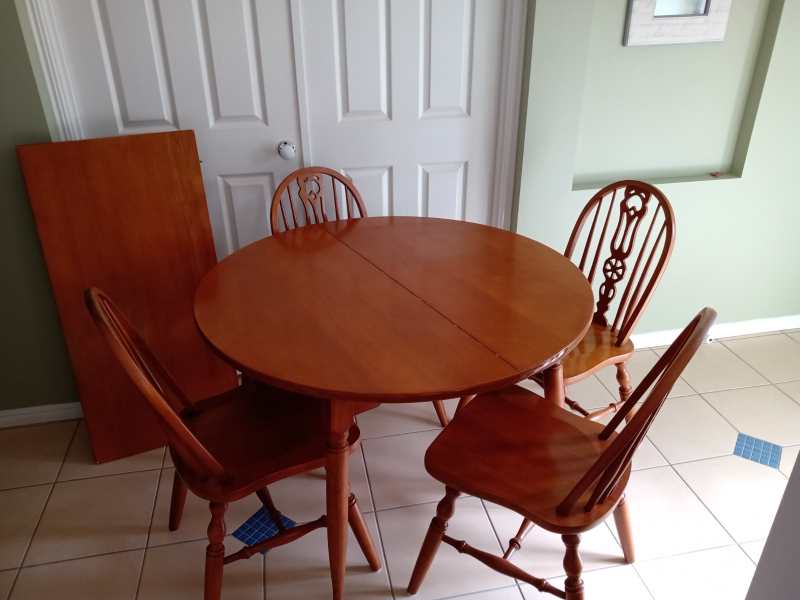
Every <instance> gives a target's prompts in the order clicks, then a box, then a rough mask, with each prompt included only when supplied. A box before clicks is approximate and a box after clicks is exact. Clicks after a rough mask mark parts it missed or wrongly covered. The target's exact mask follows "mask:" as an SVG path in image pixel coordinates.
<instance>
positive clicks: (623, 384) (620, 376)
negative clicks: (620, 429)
mask: <svg viewBox="0 0 800 600" xmlns="http://www.w3.org/2000/svg"><path fill="white" fill-rule="evenodd" d="M617 383H618V384H619V399H620V402H621V403H622V404H624V403H625V401H626V400H627V399H628V398H630V397H631V393H632V392H633V390H632V389H631V376H630V374H629V373H628V369H627V368H626V367H625V363H617ZM634 414H636V409H634V410H632V411H630V412H629V413H628V414H627V415H625V421H626V422H629V421H630V420H631V419H632V418H633V415H634Z"/></svg>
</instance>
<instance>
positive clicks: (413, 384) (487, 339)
mask: <svg viewBox="0 0 800 600" xmlns="http://www.w3.org/2000/svg"><path fill="white" fill-rule="evenodd" d="M274 281H280V288H279V289H276V288H275V287H274V285H273V283H272V282H274ZM592 312H593V298H592V291H591V289H590V287H589V285H588V283H587V281H586V279H585V277H584V276H583V275H582V274H581V273H580V271H578V269H577V268H576V267H575V266H574V265H572V263H570V262H569V261H568V260H567V259H566V258H564V257H563V256H562V255H560V254H559V253H557V252H555V251H553V250H551V249H550V248H548V247H546V246H544V245H542V244H539V243H537V242H535V241H533V240H531V239H528V238H525V237H522V236H519V235H516V234H513V233H510V232H507V231H503V230H500V229H495V228H492V227H486V226H484V225H477V224H472V223H465V222H461V221H450V220H444V219H428V218H417V217H373V218H366V219H359V220H356V221H339V222H333V223H322V224H319V225H312V226H309V227H305V228H302V229H296V230H293V231H288V232H285V233H282V234H280V235H276V236H273V237H271V238H267V239H264V240H261V241H258V242H255V243H253V244H251V245H249V246H247V247H245V248H243V249H242V250H240V251H239V252H237V253H235V254H233V255H231V256H230V257H228V258H226V259H225V260H223V261H222V262H221V263H219V264H218V265H217V266H216V267H215V268H214V269H212V270H211V271H210V272H209V273H208V274H207V275H206V276H205V277H204V278H203V280H202V282H201V283H200V286H199V287H198V289H197V292H196V295H195V318H196V321H197V324H198V326H199V328H200V330H201V332H202V333H203V335H204V336H205V338H206V339H207V340H208V341H209V343H210V344H211V345H212V346H214V348H216V350H217V351H218V352H219V353H220V355H222V356H223V357H225V358H226V359H227V360H229V361H230V362H231V363H232V364H234V365H236V366H237V367H239V368H240V369H242V370H243V371H244V372H246V373H248V374H249V375H250V376H252V377H256V378H258V379H261V380H263V381H266V382H268V383H270V384H273V385H276V386H279V387H282V388H285V389H288V390H294V391H299V392H303V393H305V394H310V395H314V396H318V397H321V398H326V399H328V400H330V401H331V402H330V416H329V426H330V427H329V429H330V430H329V437H328V458H327V473H328V475H327V509H328V510H327V514H328V519H329V528H328V549H329V553H330V561H331V578H332V581H333V591H334V594H333V597H334V598H342V597H343V589H344V566H345V552H346V546H347V496H348V486H349V484H348V475H347V460H346V452H345V449H346V434H347V431H348V428H349V426H350V424H351V423H352V419H353V409H354V403H356V402H358V401H369V402H416V401H426V400H433V399H444V398H454V397H462V396H469V395H472V394H477V393H481V392H486V391H490V390H495V389H498V388H501V387H503V386H506V385H508V384H511V383H515V382H517V381H520V380H522V379H525V378H526V377H529V376H530V375H532V374H533V373H536V372H539V371H542V370H543V369H548V368H549V367H552V366H557V365H558V361H559V359H560V358H561V357H562V356H563V355H564V354H565V353H566V352H568V351H569V350H570V349H571V348H572V347H573V346H574V345H575V344H576V343H577V342H578V340H580V339H581V337H582V336H583V334H584V333H585V332H586V330H587V329H588V327H589V324H590V321H591V318H592ZM550 370H553V369H550ZM545 379H546V380H548V378H545ZM551 387H554V388H559V389H560V386H559V385H556V386H548V390H546V391H548V392H551V391H552V390H551V389H550V388H551ZM558 396H559V394H556V398H555V399H556V401H558V400H559V397H558Z"/></svg>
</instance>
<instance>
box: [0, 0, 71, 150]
mask: <svg viewBox="0 0 800 600" xmlns="http://www.w3.org/2000/svg"><path fill="white" fill-rule="evenodd" d="M15 4H16V8H17V17H18V18H19V23H20V26H21V28H22V36H23V38H24V39H25V46H26V48H27V50H28V57H29V58H30V63H31V68H32V69H33V76H34V79H35V80H36V87H37V88H38V90H39V98H40V100H41V103H42V108H43V109H44V114H45V119H46V120H47V127H48V129H49V130H50V137H51V138H52V140H53V141H65V140H79V139H83V138H84V137H85V136H86V134H85V133H84V129H83V124H82V123H81V117H80V112H79V110H78V102H77V100H76V99H75V90H74V87H73V85H72V76H71V74H70V71H69V68H68V66H67V63H66V60H65V58H64V57H65V56H66V55H65V53H64V42H63V40H62V38H61V32H60V31H59V28H58V21H57V19H56V16H55V9H54V7H53V0H15Z"/></svg>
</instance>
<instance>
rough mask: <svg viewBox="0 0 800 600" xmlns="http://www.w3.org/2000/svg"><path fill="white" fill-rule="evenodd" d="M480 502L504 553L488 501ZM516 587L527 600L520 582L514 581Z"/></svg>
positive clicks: (481, 499)
mask: <svg viewBox="0 0 800 600" xmlns="http://www.w3.org/2000/svg"><path fill="white" fill-rule="evenodd" d="M478 500H479V501H480V503H481V506H483V512H484V513H485V514H486V518H487V519H488V521H489V527H491V528H492V532H493V533H494V537H495V539H496V540H497V544H498V545H499V546H500V552H503V548H504V546H503V542H502V540H501V539H500V534H499V533H498V531H497V527H495V524H494V521H493V520H492V516H491V515H490V514H489V508H488V507H487V506H486V501H485V500H484V499H483V498H478ZM514 514H517V513H514ZM520 516H521V515H520ZM514 585H515V586H516V587H517V591H518V592H519V593H520V596H522V598H523V600H524V599H525V594H524V593H523V591H522V586H521V585H520V583H519V581H517V580H516V579H514ZM509 587H511V586H509ZM482 591H483V592H487V591H491V590H482Z"/></svg>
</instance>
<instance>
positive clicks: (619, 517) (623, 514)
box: [614, 496, 636, 564]
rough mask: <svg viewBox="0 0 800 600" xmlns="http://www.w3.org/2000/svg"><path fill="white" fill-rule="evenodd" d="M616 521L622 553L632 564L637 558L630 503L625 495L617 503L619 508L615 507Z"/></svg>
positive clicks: (626, 560) (627, 561)
mask: <svg viewBox="0 0 800 600" xmlns="http://www.w3.org/2000/svg"><path fill="white" fill-rule="evenodd" d="M614 523H615V524H616V526H617V533H618V534H619V541H620V544H621V545H622V553H623V554H624V555H625V562H626V563H628V564H630V563H632V562H633V561H635V560H636V552H635V551H634V547H633V531H632V529H631V519H630V513H629V512H628V503H627V501H626V498H625V497H624V496H623V497H622V500H620V501H619V504H617V508H615V509H614Z"/></svg>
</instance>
